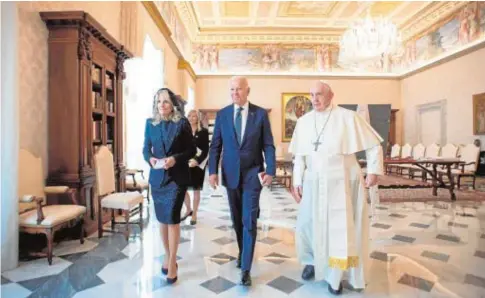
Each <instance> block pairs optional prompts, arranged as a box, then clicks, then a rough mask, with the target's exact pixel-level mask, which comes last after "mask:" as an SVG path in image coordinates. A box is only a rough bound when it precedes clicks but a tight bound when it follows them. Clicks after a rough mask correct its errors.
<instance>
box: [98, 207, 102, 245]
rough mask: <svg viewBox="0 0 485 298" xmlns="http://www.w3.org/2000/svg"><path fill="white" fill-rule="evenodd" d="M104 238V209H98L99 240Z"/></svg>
mask: <svg viewBox="0 0 485 298" xmlns="http://www.w3.org/2000/svg"><path fill="white" fill-rule="evenodd" d="M102 237H103V209H102V208H101V207H99V208H98V238H102Z"/></svg>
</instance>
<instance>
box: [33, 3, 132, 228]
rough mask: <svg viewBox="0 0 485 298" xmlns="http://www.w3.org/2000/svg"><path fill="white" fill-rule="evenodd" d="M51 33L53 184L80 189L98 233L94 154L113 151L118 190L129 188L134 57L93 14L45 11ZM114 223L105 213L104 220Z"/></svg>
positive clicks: (89, 222) (50, 177)
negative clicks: (126, 98) (126, 148)
mask: <svg viewBox="0 0 485 298" xmlns="http://www.w3.org/2000/svg"><path fill="white" fill-rule="evenodd" d="M40 16H41V18H42V20H43V21H44V23H45V24H46V26H47V28H48V29H49V40H48V43H49V50H48V59H49V62H48V64H49V74H48V76H49V87H48V88H49V98H48V100H49V124H48V127H49V128H48V131H49V140H48V147H49V150H48V151H49V153H48V155H49V161H48V177H47V184H48V185H51V184H52V185H66V186H70V187H72V188H75V189H76V190H77V198H78V200H79V203H80V204H82V205H84V206H86V207H87V214H86V218H85V229H86V232H87V233H88V234H89V233H91V232H93V231H95V230H96V229H97V214H98V212H102V211H101V210H97V209H98V204H97V199H98V198H97V195H96V191H95V190H96V188H95V187H96V185H95V181H96V179H95V178H96V177H95V170H94V154H95V153H96V150H97V149H98V148H99V147H100V146H102V145H105V146H107V147H108V148H109V149H110V150H111V152H112V153H113V158H114V164H115V168H114V172H115V180H116V190H117V191H124V190H125V179H124V177H125V171H126V169H125V164H124V157H123V131H122V127H123V119H122V117H123V114H122V111H123V106H122V105H123V98H122V93H123V92H122V82H123V79H124V76H125V74H124V69H123V63H124V61H125V60H126V59H129V58H131V57H132V54H130V53H129V52H128V51H127V50H126V49H124V47H123V46H122V45H121V44H119V43H118V42H117V41H116V40H115V39H114V38H113V37H112V36H111V35H109V33H108V32H107V31H106V30H105V29H104V28H103V27H102V26H101V25H100V24H99V23H98V22H97V21H96V20H95V19H94V18H93V17H92V16H91V15H89V14H88V13H85V12H83V11H63V12H55V11H52V12H41V13H40ZM109 219H110V214H108V212H103V221H104V222H107V221H109Z"/></svg>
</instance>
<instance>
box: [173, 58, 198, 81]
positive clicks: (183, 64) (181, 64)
mask: <svg viewBox="0 0 485 298" xmlns="http://www.w3.org/2000/svg"><path fill="white" fill-rule="evenodd" d="M177 68H178V69H182V70H186V71H187V72H188V73H189V75H190V77H191V78H192V80H194V82H195V81H196V80H197V75H196V74H195V72H194V69H193V68H192V65H190V63H189V62H187V61H186V60H184V59H180V58H179V61H178V63H177Z"/></svg>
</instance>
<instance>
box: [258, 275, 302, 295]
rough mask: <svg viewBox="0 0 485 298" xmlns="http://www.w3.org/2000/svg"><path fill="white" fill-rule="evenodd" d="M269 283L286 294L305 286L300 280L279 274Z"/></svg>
mask: <svg viewBox="0 0 485 298" xmlns="http://www.w3.org/2000/svg"><path fill="white" fill-rule="evenodd" d="M267 285H268V286H270V287H272V288H275V289H277V290H279V291H281V292H283V293H285V294H291V293H292V292H293V291H295V290H296V289H298V288H299V287H301V286H303V284H302V283H301V282H298V281H296V280H293V279H291V278H288V277H286V276H279V277H277V278H275V279H273V280H272V281H270V282H269V283H267Z"/></svg>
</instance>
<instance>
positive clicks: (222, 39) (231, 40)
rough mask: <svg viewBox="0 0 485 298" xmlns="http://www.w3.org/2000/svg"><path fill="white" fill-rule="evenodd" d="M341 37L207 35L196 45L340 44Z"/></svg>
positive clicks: (199, 37) (197, 39) (198, 40)
mask: <svg viewBox="0 0 485 298" xmlns="http://www.w3.org/2000/svg"><path fill="white" fill-rule="evenodd" d="M339 41H340V37H339V36H335V35H333V36H332V35H286V34H273V35H255V34H252V35H232V34H231V35H205V36H198V37H197V38H196V40H195V43H202V44H215V43H219V44H241V43H255V44H268V43H289V44H294V43H338V42H339Z"/></svg>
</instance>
